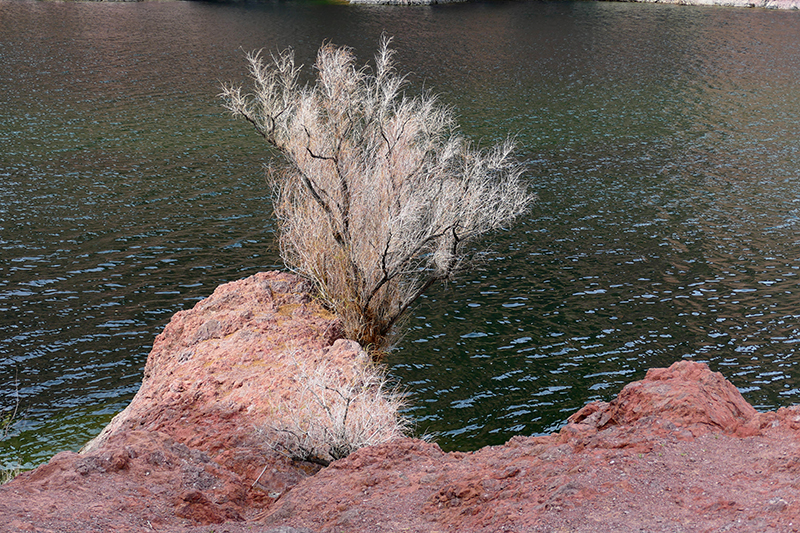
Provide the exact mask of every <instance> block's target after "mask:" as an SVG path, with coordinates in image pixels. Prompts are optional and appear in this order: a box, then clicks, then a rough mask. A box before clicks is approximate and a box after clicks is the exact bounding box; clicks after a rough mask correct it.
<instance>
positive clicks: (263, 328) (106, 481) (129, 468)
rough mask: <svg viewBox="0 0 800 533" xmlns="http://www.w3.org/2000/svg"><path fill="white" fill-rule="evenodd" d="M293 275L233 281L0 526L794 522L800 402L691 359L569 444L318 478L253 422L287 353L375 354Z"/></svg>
mask: <svg viewBox="0 0 800 533" xmlns="http://www.w3.org/2000/svg"><path fill="white" fill-rule="evenodd" d="M308 289H309V287H308V286H307V285H306V284H305V283H304V282H302V281H301V280H299V279H298V278H296V277H294V276H290V275H288V274H276V273H269V274H258V275H256V276H252V277H250V278H247V279H245V280H241V281H238V282H234V283H229V284H226V285H223V286H221V287H219V288H218V289H217V290H216V291H215V292H214V294H213V295H212V296H211V297H209V298H208V299H206V300H203V301H202V302H200V303H198V304H197V305H196V306H195V308H194V309H192V310H190V311H183V312H181V313H178V314H176V315H175V317H173V320H172V321H171V322H170V324H169V325H168V326H167V327H166V328H165V330H164V332H163V333H162V334H161V335H159V336H158V338H157V339H156V342H155V343H154V346H153V351H152V352H151V354H150V357H149V358H148V361H147V365H146V368H145V377H144V381H143V383H142V387H141V389H140V391H139V393H138V394H137V395H136V398H134V400H133V402H131V405H130V406H129V407H128V408H126V409H125V410H124V411H123V412H122V413H120V414H119V415H118V416H117V417H115V418H114V420H113V421H112V422H111V423H110V424H109V426H108V427H107V428H106V429H105V430H104V431H103V432H102V433H101V435H100V436H98V438H96V439H95V440H93V441H92V442H91V443H89V444H87V446H86V447H85V448H84V449H83V450H82V452H81V453H80V454H76V453H72V452H62V453H59V454H57V455H56V456H54V457H53V458H52V459H51V460H50V461H49V462H48V463H47V464H45V465H42V466H40V467H39V468H37V469H36V470H34V471H32V472H28V473H25V474H22V475H21V476H19V477H18V478H17V479H15V480H14V481H12V482H11V483H8V484H6V485H3V486H2V487H0V516H2V520H0V531H2V532H5V531H9V532H17V531H25V532H27V531H39V532H46V531H54V532H56V531H57V532H67V533H69V532H76V533H77V532H81V533H86V532H89V533H91V532H100V531H103V532H106V531H115V532H120V533H127V532H140V531H162V532H167V531H168V532H171V533H184V532H185V533H208V531H209V530H211V529H213V530H214V531H220V532H221V531H226V532H228V533H244V532H245V531H248V532H252V531H257V532H260V533H267V532H268V533H308V532H309V531H312V532H315V533H318V532H331V533H332V532H334V531H335V532H337V533H349V532H359V533H362V532H366V533H369V532H399V531H411V532H414V531H417V532H425V533H432V532H437V531H438V532H444V531H459V532H462V531H463V532H469V533H482V532H484V533H489V532H491V533H495V532H502V531H519V532H522V531H525V532H529V531H530V532H534V531H585V532H618V531H623V532H624V531H722V530H730V531H739V532H741V531H744V532H750V531H752V532H761V531H775V532H784V531H787V532H788V531H797V530H798V525H800V503H798V502H800V484H799V483H798V482H797V479H798V476H799V475H800V407H787V408H781V409H778V410H777V411H775V412H770V413H757V412H756V411H755V410H754V409H753V408H752V407H751V406H750V405H748V404H747V403H746V402H745V401H744V399H743V398H742V397H741V395H740V394H739V393H738V391H737V390H736V388H735V387H734V386H733V385H731V384H730V383H729V382H727V381H726V380H725V379H724V378H723V377H722V375H721V374H719V373H715V372H711V371H710V369H709V368H708V367H707V366H706V365H704V364H700V363H694V362H691V361H679V362H678V363H675V364H673V365H672V366H671V367H669V368H667V369H654V370H651V371H649V372H648V373H647V376H646V377H645V379H644V380H642V381H637V382H634V383H631V384H629V385H628V386H626V387H625V388H624V389H623V390H622V392H620V394H619V396H618V397H617V398H616V399H614V400H613V401H611V402H608V403H605V402H596V403H593V404H589V405H587V406H585V407H584V408H583V409H581V410H580V411H578V412H577V413H575V414H574V415H573V416H571V417H570V418H569V422H568V424H567V425H566V426H565V427H564V428H563V429H562V430H561V431H560V432H559V433H557V434H553V435H547V436H539V437H523V436H518V437H514V438H512V439H511V440H509V442H508V443H506V444H505V445H503V446H495V447H486V448H483V449H480V450H478V451H475V452H472V453H463V452H452V453H444V452H443V451H442V450H441V449H440V448H439V447H438V446H437V445H435V444H432V443H426V442H423V441H420V440H417V439H401V440H398V441H395V442H392V443H388V444H383V445H380V446H375V447H370V448H364V449H362V450H359V451H358V452H356V453H354V454H352V455H350V456H349V457H347V458H345V459H342V460H340V461H336V462H334V463H332V464H331V465H330V466H329V467H328V468H325V469H322V470H320V469H319V467H317V466H313V465H301V464H294V463H292V462H290V461H288V460H286V459H285V458H283V457H282V456H280V455H277V454H276V453H275V452H273V451H272V450H271V449H270V448H269V447H268V446H266V445H265V443H264V442H263V437H261V436H260V435H259V434H258V433H257V432H256V431H254V428H256V427H258V426H259V425H263V424H267V423H269V421H270V420H271V418H270V417H271V413H273V411H274V406H275V405H276V402H279V401H280V399H282V398H286V397H291V395H292V394H293V391H294V390H295V387H296V383H295V382H294V381H293V379H292V372H291V369H290V367H291V358H290V357H287V352H288V351H289V350H291V352H293V353H296V354H297V355H296V356H297V357H302V358H304V359H307V360H310V361H321V360H323V359H325V360H330V361H333V362H335V364H337V365H339V366H340V367H341V368H342V369H343V373H344V374H346V373H347V368H349V367H350V366H349V365H353V364H355V363H356V362H357V361H358V360H359V358H363V357H365V354H364V353H363V351H361V350H360V348H359V347H358V345H356V344H354V343H351V342H348V341H344V340H341V339H338V337H339V335H340V333H339V328H338V323H337V321H336V320H335V319H334V317H332V316H330V315H329V314H328V313H327V312H326V311H325V310H324V309H322V308H321V307H319V306H318V305H316V304H315V303H314V302H313V301H312V300H311V299H310V297H309V296H308V294H307V291H308Z"/></svg>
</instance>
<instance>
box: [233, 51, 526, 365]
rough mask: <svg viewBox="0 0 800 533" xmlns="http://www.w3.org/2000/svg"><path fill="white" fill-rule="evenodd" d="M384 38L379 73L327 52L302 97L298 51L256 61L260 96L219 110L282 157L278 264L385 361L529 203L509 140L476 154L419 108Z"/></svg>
mask: <svg viewBox="0 0 800 533" xmlns="http://www.w3.org/2000/svg"><path fill="white" fill-rule="evenodd" d="M389 44H390V40H389V39H383V41H382V43H381V45H380V49H379V51H378V53H377V55H376V57H375V66H374V69H373V70H369V69H367V68H366V67H364V68H357V67H356V65H355V56H354V55H353V53H352V52H351V51H350V50H349V49H348V48H337V47H334V46H331V45H324V46H323V47H322V48H321V49H320V50H319V53H318V55H317V61H316V65H315V67H316V70H317V79H316V84H315V85H314V86H310V87H299V86H298V85H297V76H298V73H299V70H300V69H299V68H298V67H296V66H295V62H294V55H293V52H292V51H291V50H289V51H286V52H283V53H281V54H279V55H276V56H272V57H271V59H270V60H269V61H264V60H263V58H262V56H261V54H260V53H254V54H250V55H248V58H247V59H248V62H249V65H250V75H251V78H252V81H253V89H252V92H251V93H249V94H247V93H245V92H243V90H242V88H241V87H238V86H224V87H223V93H222V94H221V97H222V98H223V99H224V101H225V107H226V108H227V109H229V110H230V111H231V112H232V113H233V114H234V115H236V116H240V117H243V118H244V119H246V120H247V121H249V122H250V123H251V124H252V125H253V126H254V127H255V129H256V131H257V132H258V133H259V134H260V135H261V136H263V137H264V139H265V140H266V141H267V142H268V143H269V144H270V145H271V146H272V147H274V148H275V149H276V150H277V151H278V152H279V153H280V154H281V155H282V156H283V160H284V162H285V165H281V167H280V168H278V169H277V170H276V169H272V170H271V171H270V172H269V176H270V179H271V182H272V184H273V187H274V190H275V200H274V205H275V212H276V215H277V217H278V221H279V229H280V237H279V240H280V247H281V255H282V257H283V260H284V262H285V263H286V265H287V266H288V267H289V268H291V269H293V270H294V271H296V272H297V273H299V274H301V275H303V276H305V277H307V278H310V279H311V280H313V281H314V282H315V283H316V286H317V287H318V289H319V292H320V294H321V295H322V297H323V299H324V301H325V302H326V303H327V305H328V306H329V307H330V308H331V309H332V310H333V311H334V312H335V313H336V314H338V315H339V316H340V317H341V318H342V320H343V324H344V329H345V334H346V336H347V337H348V338H350V339H353V340H356V341H358V342H360V343H361V344H362V345H363V346H367V347H372V348H374V349H377V350H379V349H382V348H385V346H386V345H387V343H388V342H389V335H390V333H391V332H392V329H393V327H394V326H395V325H396V323H397V321H398V319H399V318H400V317H401V316H402V315H403V313H404V312H405V311H406V309H407V308H408V307H409V306H410V305H411V304H412V303H413V302H414V301H415V300H416V299H417V298H418V297H419V296H420V295H421V294H422V293H423V292H425V291H426V290H427V289H428V288H429V287H430V286H431V285H432V284H433V283H435V282H437V281H440V280H447V279H449V278H451V277H452V276H453V275H454V274H456V273H457V272H459V271H460V270H462V269H463V268H464V267H465V265H468V264H469V263H470V261H471V260H472V259H473V257H472V256H471V253H472V252H471V249H472V248H473V247H472V246H471V244H472V243H473V242H474V241H475V240H476V239H477V238H478V237H480V236H481V235H483V234H485V233H487V232H490V231H493V230H497V229H500V228H504V227H505V226H506V225H507V224H509V223H510V222H511V221H512V220H513V219H514V218H515V217H517V216H518V215H520V214H521V213H523V212H524V211H525V210H526V209H527V208H528V206H529V205H530V203H531V202H532V201H533V196H532V195H531V194H530V193H529V191H528V187H527V185H526V184H525V183H524V182H523V180H522V178H521V176H522V172H523V167H522V165H521V164H519V163H518V162H517V161H516V160H515V159H514V158H513V156H512V153H513V150H514V144H513V142H512V141H511V140H509V141H507V142H505V143H502V144H500V145H497V146H494V147H492V148H490V149H488V150H478V149H475V148H473V147H472V146H471V144H470V143H469V142H468V141H467V140H466V139H465V138H464V137H463V135H461V134H460V133H459V132H458V130H457V125H456V123H455V120H454V117H453V113H452V111H451V110H450V109H449V108H447V107H446V106H443V105H442V104H440V103H439V102H438V100H437V98H436V97H435V96H431V95H421V96H416V97H409V96H407V95H406V94H405V93H404V92H403V88H404V85H405V83H404V78H403V77H402V76H399V75H398V74H397V73H396V72H395V68H394V63H393V60H392V58H393V54H394V53H393V51H392V50H391V49H390V48H389Z"/></svg>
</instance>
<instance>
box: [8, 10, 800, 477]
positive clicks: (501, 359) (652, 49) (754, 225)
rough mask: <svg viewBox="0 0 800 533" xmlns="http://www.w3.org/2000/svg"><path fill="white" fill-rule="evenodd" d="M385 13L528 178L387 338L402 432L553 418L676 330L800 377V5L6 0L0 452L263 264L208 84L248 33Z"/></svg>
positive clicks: (250, 204)
mask: <svg viewBox="0 0 800 533" xmlns="http://www.w3.org/2000/svg"><path fill="white" fill-rule="evenodd" d="M382 32H386V33H387V34H389V35H392V36H394V38H395V41H394V43H395V47H396V49H397V50H398V55H397V59H398V62H399V66H400V69H401V71H403V72H407V73H410V74H409V78H408V79H409V87H410V89H411V90H414V91H417V90H420V89H422V88H426V89H432V90H433V91H435V92H437V93H439V94H441V98H442V101H443V102H444V103H446V104H447V105H452V106H454V108H455V109H456V112H457V114H458V115H459V117H460V121H461V125H462V129H463V131H464V132H465V134H466V135H468V136H469V137H470V138H472V139H474V140H475V141H477V142H479V143H491V142H494V141H497V140H500V139H503V138H504V137H505V136H506V135H507V133H509V132H511V133H513V134H515V135H516V136H517V139H518V141H519V145H520V152H519V156H520V158H522V159H523V160H525V161H526V162H527V164H528V167H529V174H528V176H529V179H530V183H531V187H532V189H533V190H535V191H536V193H537V195H538V202H537V203H536V205H535V206H534V207H533V208H532V210H531V211H530V213H529V214H528V215H527V216H525V217H523V218H522V219H521V220H520V221H519V223H518V224H516V225H515V226H514V227H513V228H511V229H510V230H509V231H507V232H503V233H499V234H496V235H493V236H492V237H491V238H490V239H489V240H487V242H486V243H484V244H483V246H484V247H485V248H486V249H487V250H491V252H492V253H490V254H489V255H487V256H486V258H485V260H484V261H482V262H481V263H480V264H478V265H477V267H476V268H474V269H471V270H470V271H468V272H465V273H464V274H463V275H462V276H461V277H460V278H459V279H458V280H456V282H453V283H451V284H449V285H446V286H440V287H436V288H435V289H434V290H432V291H431V292H430V294H428V295H427V296H426V297H425V298H424V299H423V300H422V301H421V302H420V303H419V305H417V306H416V307H415V308H414V310H413V312H412V316H411V317H410V320H409V321H408V323H407V324H406V328H407V332H406V334H405V336H404V338H403V339H402V342H401V343H400V344H399V346H398V347H397V349H396V350H395V351H394V352H393V353H392V354H391V355H390V357H389V359H388V360H387V363H388V365H389V367H390V369H391V373H392V375H393V376H394V377H395V378H396V379H397V380H399V381H400V382H401V383H402V384H403V385H405V386H406V387H407V388H408V390H409V393H410V400H411V402H412V403H411V407H410V409H409V414H410V415H412V416H413V417H414V419H415V420H416V424H417V431H418V433H419V434H428V435H434V436H435V437H436V439H437V441H438V442H439V443H440V444H441V445H442V446H443V447H445V448H446V449H453V448H459V449H464V450H468V449H475V448H477V447H480V446H483V445H486V444H499V443H502V442H504V441H505V440H507V439H508V438H509V437H510V436H512V435H513V434H516V433H522V434H537V433H543V432H549V431H554V430H556V429H558V428H559V427H560V426H561V425H563V423H564V421H565V419H566V417H567V416H569V415H570V414H571V413H572V412H574V411H575V410H577V409H578V408H580V407H581V406H582V405H583V404H585V403H586V402H588V401H592V400H610V399H612V398H613V397H614V396H615V395H616V394H617V393H618V391H619V390H620V389H621V388H622V386H623V385H624V384H625V383H628V382H630V381H633V380H636V379H640V378H642V377H643V376H644V373H645V371H646V369H648V368H651V367H657V366H666V365H669V364H671V363H673V362H674V361H677V360H680V359H682V358H692V359H694V360H698V361H705V362H707V363H708V364H709V365H710V366H711V368H712V369H714V370H718V371H721V372H722V373H723V374H724V375H725V376H726V377H727V378H729V379H730V380H731V381H732V382H733V383H734V384H735V385H736V386H737V387H739V389H740V390H741V391H742V393H743V394H744V396H745V397H746V398H747V399H748V400H749V401H750V402H751V403H753V404H754V405H755V406H756V407H757V408H759V409H773V408H776V407H778V406H782V405H789V404H794V403H798V402H800V368H798V363H799V362H800V358H798V352H797V350H798V343H800V326H798V318H799V317H800V286H799V285H798V281H800V280H799V279H798V274H800V13H797V12H778V11H760V10H746V9H727V8H716V9H709V8H699V7H694V8H693V7H680V6H663V5H640V4H616V3H594V2H568V1H565V2H557V3H556V2H552V3H551V2H525V3H522V2H513V3H504V2H498V3H474V4H466V5H453V6H439V7H413V8H398V7H391V6H346V5H324V4H313V3H302V2H275V3H265V4H242V5H227V4H215V3H189V2H153V3H134V4H107V3H51V2H28V1H8V0H0V95H2V96H0V103H2V105H0V402H2V403H1V404H0V407H2V409H3V410H4V412H5V413H9V412H10V411H11V410H12V409H13V408H14V406H15V405H16V404H17V402H18V406H19V409H18V414H17V417H16V419H15V422H14V423H13V425H12V426H11V427H10V428H9V432H8V435H6V437H5V438H4V439H3V440H0V466H11V465H14V464H22V465H23V466H25V467H31V466H34V465H36V464H38V463H41V462H43V461H45V460H46V459H47V458H48V457H49V456H50V455H52V454H53V453H55V452H57V451H60V450H64V449H71V450H76V449H78V448H79V447H80V446H81V445H82V444H83V443H84V442H85V441H87V440H88V439H90V438H92V437H93V436H94V435H96V434H97V433H98V432H99V431H100V429H102V427H103V426H104V425H105V424H106V423H107V422H108V421H109V420H110V418H111V417H112V416H113V415H114V414H115V413H116V412H118V411H120V410H121V409H123V408H124V407H125V406H126V405H127V403H128V402H129V401H130V399H131V398H132V397H133V395H134V394H135V392H136V390H137V389H138V387H139V384H140V380H141V373H142V369H143V366H144V363H145V360H146V357H147V354H148V352H149V349H150V346H151V344H152V342H153V339H154V337H155V336H156V335H157V334H158V333H159V332H160V331H161V330H162V329H163V327H164V326H165V325H166V323H167V322H168V321H169V318H170V317H171V316H172V314H173V313H175V312H177V311H179V310H181V309H186V308H189V307H191V306H193V305H194V304H195V303H196V302H197V301H198V300H199V299H201V298H203V297H205V296H207V295H209V294H210V293H211V292H212V291H213V289H214V287H216V286H217V285H218V284H220V283H223V282H227V281H232V280H235V279H239V278H241V277H245V276H247V275H250V274H252V273H254V272H257V271H260V270H267V269H275V268H280V260H279V258H278V256H277V251H276V246H275V243H274V235H273V222H272V219H271V207H270V198H269V191H268V189H267V187H266V185H265V183H264V177H263V172H262V165H263V164H264V163H265V162H266V161H267V160H268V157H269V155H268V154H267V152H266V151H265V149H264V145H263V144H262V143H261V142H260V141H259V138H258V137H257V136H256V135H255V134H254V133H252V132H251V131H250V130H249V129H248V127H247V126H246V124H244V123H243V122H237V121H234V120H232V119H231V118H230V117H228V116H227V115H226V114H225V112H224V111H223V110H222V108H221V107H220V105H219V102H218V100H217V97H216V94H217V93H218V92H219V83H220V82H221V81H243V80H244V77H245V63H244V53H245V52H246V51H250V50H254V49H260V48H265V49H267V50H271V51H277V50H282V49H284V48H286V47H290V46H291V47H293V48H294V49H295V50H296V54H297V57H298V60H299V61H300V62H302V63H304V64H306V65H311V64H312V63H313V58H314V54H315V51H316V49H317V48H318V46H319V45H320V44H321V43H322V42H323V41H331V42H333V43H336V44H346V45H349V46H351V47H353V48H354V49H355V51H356V53H357V54H358V55H359V57H361V58H363V60H365V61H366V60H368V59H369V58H370V57H371V55H372V53H373V51H374V50H375V48H376V46H377V43H378V41H379V38H380V35H381V33H382ZM306 72H307V75H308V76H310V75H311V74H312V71H311V70H310V68H307V71H306ZM0 436H2V435H0Z"/></svg>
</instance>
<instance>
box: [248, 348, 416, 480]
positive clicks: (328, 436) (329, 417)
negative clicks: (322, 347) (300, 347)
mask: <svg viewBox="0 0 800 533" xmlns="http://www.w3.org/2000/svg"><path fill="white" fill-rule="evenodd" d="M294 366H295V381H296V383H297V391H296V392H295V393H293V394H292V395H291V396H290V397H289V398H288V399H286V400H284V402H283V403H282V404H280V406H279V407H278V409H277V412H276V415H275V419H274V421H273V422H272V423H271V424H270V425H269V426H268V427H265V428H262V432H263V433H265V437H266V441H267V442H268V443H270V445H271V446H272V448H273V449H275V450H276V451H278V452H280V453H282V454H284V455H286V456H288V457H289V458H291V459H293V460H301V461H310V462H314V463H318V464H322V465H328V464H329V463H330V462H331V461H334V460H336V459H341V458H344V457H347V456H348V455H350V454H351V453H352V452H354V451H356V450H358V449H359V448H363V447H365V446H373V445H376V444H380V443H383V442H388V441H391V440H393V439H396V438H399V437H403V436H405V434H406V432H407V430H408V421H407V419H406V418H405V417H403V416H402V415H401V414H400V410H401V409H402V408H403V406H404V395H403V394H401V393H400V392H399V391H398V390H397V389H396V388H393V387H390V386H388V385H387V382H386V377H385V374H384V372H383V370H382V369H381V368H380V367H378V366H377V365H375V364H374V363H372V362H369V361H367V362H363V363H357V364H356V366H355V367H354V368H355V369H354V371H353V373H352V374H347V373H345V372H343V371H342V369H341V368H337V367H334V366H332V365H330V364H327V363H325V362H323V363H321V364H314V365H307V364H305V363H303V362H300V361H298V360H297V359H295V360H294Z"/></svg>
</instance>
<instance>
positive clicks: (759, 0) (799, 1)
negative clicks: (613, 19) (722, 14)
mask: <svg viewBox="0 0 800 533" xmlns="http://www.w3.org/2000/svg"><path fill="white" fill-rule="evenodd" d="M614 1H619V0H614ZM621 1H623V2H625V1H631V2H640V3H648V4H679V5H683V6H721V7H760V8H765V9H800V0H621Z"/></svg>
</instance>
